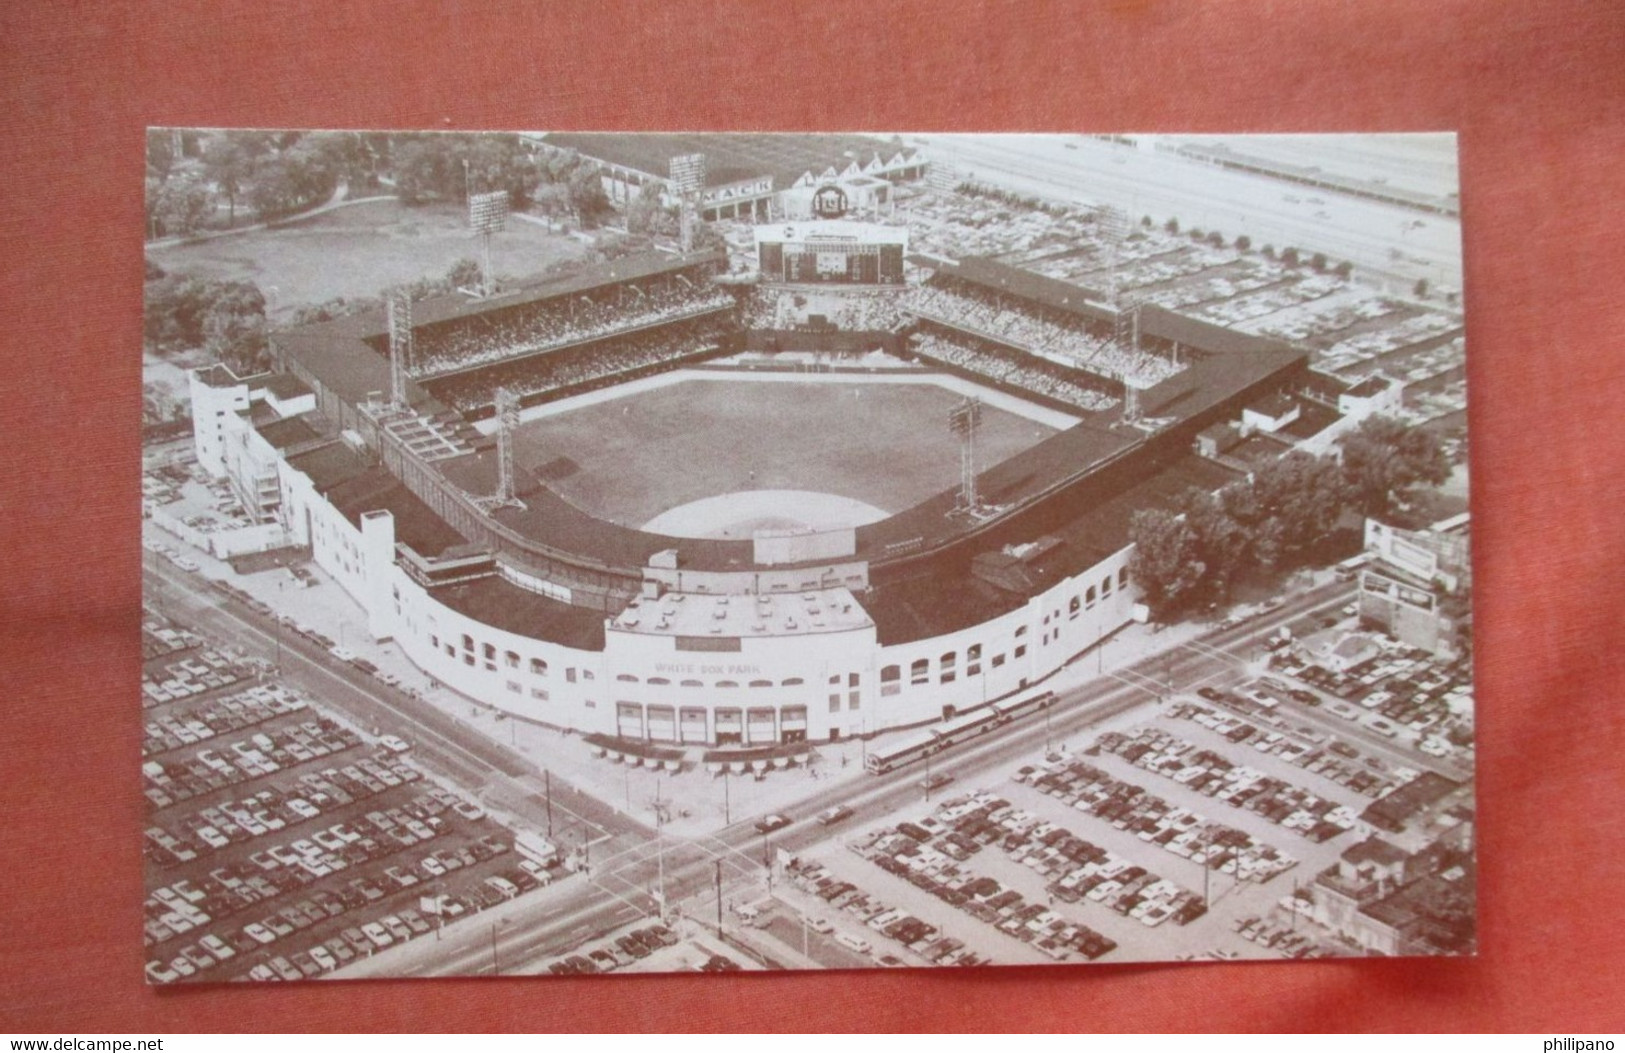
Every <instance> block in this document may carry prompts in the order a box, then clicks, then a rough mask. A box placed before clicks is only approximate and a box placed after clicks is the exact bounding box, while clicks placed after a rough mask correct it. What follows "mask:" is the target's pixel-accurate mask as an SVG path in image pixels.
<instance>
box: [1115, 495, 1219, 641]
mask: <svg viewBox="0 0 1625 1053" xmlns="http://www.w3.org/2000/svg"><path fill="white" fill-rule="evenodd" d="M1129 539H1130V540H1131V541H1132V542H1133V543H1134V555H1133V556H1132V557H1131V558H1130V560H1129V573H1130V574H1132V575H1133V576H1134V580H1135V581H1137V582H1139V583H1140V590H1141V592H1142V593H1143V594H1144V597H1145V602H1146V606H1148V607H1150V608H1151V612H1152V614H1153V615H1154V616H1155V617H1157V618H1164V617H1166V616H1168V615H1170V614H1173V613H1175V612H1177V611H1178V610H1179V609H1180V608H1181V607H1182V606H1184V605H1185V604H1186V603H1188V602H1189V601H1190V599H1191V597H1192V596H1193V594H1194V593H1195V592H1196V589H1197V588H1198V586H1199V585H1200V584H1201V582H1202V575H1203V573H1204V571H1205V570H1206V569H1207V568H1206V566H1205V565H1204V564H1203V563H1202V561H1201V560H1200V559H1198V558H1197V541H1196V535H1195V533H1193V532H1192V530H1191V528H1190V527H1189V526H1188V525H1186V523H1185V520H1184V519H1182V518H1181V517H1179V516H1176V515H1174V514H1173V513H1171V512H1167V511H1164V510H1163V509H1158V508H1152V509H1141V510H1140V511H1138V512H1135V513H1134V517H1133V519H1132V520H1131V521H1130V523H1129Z"/></svg>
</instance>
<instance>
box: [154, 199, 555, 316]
mask: <svg viewBox="0 0 1625 1053" xmlns="http://www.w3.org/2000/svg"><path fill="white" fill-rule="evenodd" d="M585 249H586V246H585V245H583V244H582V243H581V242H579V241H576V240H574V239H572V238H568V237H565V236H562V235H558V234H550V233H548V231H547V230H546V229H545V228H544V227H540V226H537V225H536V224H534V223H530V222H527V221H524V220H519V219H509V220H508V227H507V229H506V230H504V231H503V232H502V233H500V234H498V235H496V236H495V237H493V238H492V239H491V269H492V270H494V271H495V272H496V273H497V274H498V275H504V274H506V275H513V276H516V277H525V276H528V275H531V274H534V273H536V272H537V271H539V270H541V269H542V268H544V267H546V266H547V265H548V264H550V263H552V262H554V261H555V260H560V259H568V258H573V257H576V256H580V255H581V254H582V253H583V252H584V251H585ZM147 251H148V254H149V255H150V256H151V257H152V259H154V260H155V261H157V263H158V264H159V265H160V266H162V267H163V268H164V269H165V270H168V271H171V272H181V273H186V274H194V275H197V276H198V277H200V278H212V279H226V280H234V281H243V280H247V281H253V282H256V283H258V285H259V287H260V288H261V289H262V290H263V291H264V292H265V294H266V299H267V301H269V304H270V306H271V308H272V316H273V319H274V320H282V319H285V318H286V317H287V316H288V315H289V314H291V313H292V311H293V309H294V308H296V307H298V306H300V305H302V304H311V303H321V302H322V301H324V300H331V299H332V298H334V297H335V296H346V297H357V296H376V295H377V294H378V292H379V290H380V289H382V288H384V287H385V286H388V285H393V284H396V283H398V282H408V281H414V280H416V279H418V278H423V277H433V278H438V277H440V276H442V275H443V274H445V273H446V271H447V269H448V268H450V267H451V265H452V264H453V263H455V262H456V261H457V260H459V259H462V258H464V257H468V258H471V259H479V257H480V244H479V241H478V239H476V238H475V237H474V236H473V235H472V234H470V233H469V232H468V226H467V217H466V214H465V213H464V211H463V210H462V209H460V208H456V207H452V206H438V205H435V206H421V207H416V208H407V207H406V206H404V205H401V204H399V203H397V202H394V201H373V202H367V203H365V204H360V205H352V206H347V207H344V208H339V209H335V210H333V211H332V212H327V213H323V214H322V215H320V216H316V217H314V218H312V219H308V220H304V221H302V222H300V223H296V224H293V225H290V226H286V227H279V228H276V229H274V230H261V231H254V232H251V233H248V234H233V235H228V236H225V237H219V238H213V239H210V240H207V241H201V242H196V243H192V244H180V245H170V246H167V247H164V248H153V249H148V250H147Z"/></svg>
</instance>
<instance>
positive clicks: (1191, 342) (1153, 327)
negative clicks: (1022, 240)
mask: <svg viewBox="0 0 1625 1053" xmlns="http://www.w3.org/2000/svg"><path fill="white" fill-rule="evenodd" d="M933 263H934V261H933ZM935 265H936V266H937V268H938V270H939V272H940V273H943V274H948V275H951V276H953V277H955V278H959V279H961V280H963V281H967V282H971V283H973V284H976V285H980V286H983V287H985V288H988V289H996V290H998V291H1000V292H1005V293H1009V294H1010V295H1012V296H1019V297H1022V298H1023V299H1026V300H1031V301H1033V302H1034V303H1038V304H1042V305H1044V306H1045V307H1053V308H1055V309H1057V310H1061V311H1069V312H1071V313H1073V314H1079V315H1083V316H1084V317H1086V318H1090V319H1093V320H1095V321H1101V322H1110V321H1114V320H1115V319H1116V318H1117V312H1116V311H1115V310H1114V309H1113V308H1112V307H1111V306H1109V305H1108V304H1107V303H1106V299H1107V297H1106V294H1105V293H1103V292H1101V291H1099V290H1097V289H1090V288H1087V287H1085V286H1082V285H1076V284H1074V283H1072V282H1068V281H1062V280H1061V279H1059V278H1050V277H1047V276H1046V275H1042V274H1035V273H1034V272H1032V271H1029V270H1024V269H1022V268H1020V267H1015V266H1012V265H1011V264H1008V263H1001V262H1000V261H998V260H995V259H990V258H988V257H986V256H966V257H965V258H964V259H962V260H959V261H958V262H957V263H953V264H935ZM1140 335H1141V336H1142V337H1149V338H1152V339H1157V340H1166V341H1168V342H1169V343H1175V344H1181V345H1184V346H1185V347H1192V348H1196V349H1197V350H1200V351H1208V352H1217V353H1239V352H1259V351H1280V350H1284V349H1286V348H1287V346H1288V345H1287V344H1284V343H1282V342H1281V341H1279V340H1271V339H1269V338H1268V337H1262V336H1253V335H1251V334H1248V333H1238V332H1236V331H1234V330H1231V329H1226V328H1225V327H1224V326H1222V325H1216V324H1214V323H1213V322H1207V321H1203V320H1202V319H1200V318H1192V317H1191V316H1189V315H1185V314H1180V313H1179V312H1177V311H1170V310H1169V309H1168V308H1166V307H1162V306H1160V305H1158V304H1149V303H1148V304H1145V305H1143V306H1142V307H1141V308H1140Z"/></svg>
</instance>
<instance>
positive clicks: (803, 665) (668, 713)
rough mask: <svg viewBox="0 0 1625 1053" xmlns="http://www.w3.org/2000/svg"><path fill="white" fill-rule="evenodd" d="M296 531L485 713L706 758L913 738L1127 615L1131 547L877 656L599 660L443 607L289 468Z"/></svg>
mask: <svg viewBox="0 0 1625 1053" xmlns="http://www.w3.org/2000/svg"><path fill="white" fill-rule="evenodd" d="M281 478H282V482H283V485H284V487H285V489H284V494H285V506H286V509H287V512H288V523H289V529H290V533H291V534H293V535H294V537H295V540H296V541H298V542H300V543H304V544H308V545H309V546H310V549H311V554H312V558H313V559H314V560H315V561H316V563H317V565H318V566H320V567H321V568H322V569H323V570H324V571H326V572H327V573H328V574H329V575H330V576H331V577H332V578H333V579H334V581H335V582H336V583H337V584H338V585H339V587H340V588H341V589H343V590H344V592H345V593H346V594H347V595H349V596H350V597H351V598H352V599H354V600H355V602H356V603H357V604H359V605H360V606H361V607H362V608H363V610H364V611H365V612H366V615H367V624H368V631H369V633H370V634H371V635H372V637H373V638H374V639H375V640H379V641H385V640H390V641H393V642H395V643H396V645H397V646H399V647H400V648H401V650H402V652H403V653H404V654H405V655H406V656H407V657H408V658H409V659H410V660H411V661H412V662H413V664H414V665H416V666H418V668H420V669H422V670H423V671H424V673H426V674H427V675H429V676H430V677H432V678H433V679H434V680H435V681H437V682H439V683H441V684H444V685H445V686H447V687H450V688H452V689H453V690H455V691H457V692H459V693H460V694H463V695H465V696H467V697H469V698H470V699H473V700H475V701H476V702H478V703H480V704H482V705H486V706H490V707H493V708H495V709H499V710H502V711H503V712H507V713H511V714H513V715H514V716H517V717H521V718H523V719H526V720H531V721H535V722H539V723H543V724H548V725H552V726H556V727H560V728H566V729H570V730H574V731H579V732H582V733H598V734H605V735H615V736H622V737H631V738H636V737H643V738H647V739H649V740H650V741H656V742H686V743H695V744H701V743H703V744H706V745H712V744H715V743H716V742H717V739H718V736H719V734H720V735H727V734H731V733H733V731H737V733H738V734H739V736H740V737H739V740H738V742H739V744H741V745H754V746H761V745H767V744H770V743H778V742H785V741H796V740H797V739H799V738H805V739H807V740H810V741H814V742H818V741H828V740H830V739H832V738H847V737H851V736H854V735H868V734H873V733H875V732H879V731H883V730H886V729H890V728H897V727H905V726H910V725H917V724H922V723H926V722H929V721H933V720H939V719H942V718H943V717H945V716H951V715H953V714H954V713H958V712H963V711H965V710H968V709H971V708H974V707H976V706H979V705H982V704H983V703H985V702H988V701H992V700H995V699H997V698H1001V697H1003V696H1005V695H1008V694H1010V693H1012V692H1015V691H1019V690H1021V689H1022V688H1024V687H1027V686H1031V685H1033V684H1036V683H1038V682H1040V681H1042V680H1044V679H1046V678H1047V677H1049V676H1050V675H1052V674H1053V673H1055V672H1056V671H1058V670H1059V669H1060V668H1061V667H1062V666H1063V665H1064V664H1065V663H1066V662H1067V661H1068V660H1070V659H1072V658H1074V657H1076V656H1077V655H1078V654H1080V653H1082V652H1084V651H1087V650H1088V649H1090V648H1091V647H1094V646H1096V645H1098V644H1099V643H1100V642H1101V641H1102V640H1104V639H1105V638H1107V637H1109V636H1111V635H1112V634H1113V633H1115V632H1116V631H1117V630H1118V629H1120V628H1121V627H1122V626H1123V625H1125V624H1127V623H1128V621H1129V620H1130V618H1131V616H1132V608H1133V603H1134V599H1135V593H1134V590H1133V588H1132V587H1131V586H1130V584H1129V581H1128V572H1127V567H1128V560H1129V557H1130V552H1131V550H1130V549H1129V548H1127V547H1125V548H1123V549H1122V550H1120V551H1118V552H1115V553H1113V554H1111V555H1110V556H1109V557H1107V558H1106V559H1104V560H1102V561H1101V562H1099V563H1097V564H1096V565H1094V566H1093V567H1091V568H1089V570H1088V571H1086V572H1085V573H1083V574H1080V575H1077V576H1075V577H1073V578H1069V579H1066V580H1065V581H1062V582H1060V583H1058V584H1057V585H1055V586H1054V587H1052V588H1050V589H1048V590H1046V591H1045V592H1044V593H1042V594H1041V595H1039V596H1036V597H1034V598H1033V599H1031V600H1029V601H1028V602H1027V603H1026V604H1024V605H1023V606H1022V607H1020V608H1018V609H1017V610H1014V611H1011V612H1009V613H1008V614H1005V615H1002V616H1000V617H998V618H994V619H991V620H989V621H987V622H984V623H982V624H979V625H976V626H972V627H970V628H966V629H962V630H959V631H956V632H952V633H947V634H943V635H940V636H936V637H932V638H929V639H925V640H917V641H911V642H909V643H905V644H897V645H893V646H881V645H880V644H879V643H878V641H877V638H876V635H875V629H874V626H873V624H872V623H871V624H868V625H864V626H861V627H857V628H853V629H848V630H841V631H831V632H822V633H801V634H785V635H778V636H764V637H751V638H744V639H741V640H739V641H738V648H737V650H734V651H729V652H719V653H694V652H688V651H682V650H679V644H678V641H677V639H676V638H675V637H673V636H670V635H658V634H653V633H640V632H634V631H624V630H617V629H614V628H613V627H612V628H610V629H608V630H606V633H605V644H604V648H603V650H602V651H597V650H584V649H580V648H572V647H567V646H564V645H562V644H558V643H555V642H552V641H549V640H544V639H539V638H535V637H531V636H526V635H521V634H518V633H514V632H511V631H508V630H505V629H501V628H497V627H495V626H492V625H488V624H485V623H483V622H481V621H479V620H477V619H475V618H473V617H470V616H468V615H465V614H463V613H461V612H459V611H457V610H455V609H453V608H451V607H449V606H447V605H446V604H444V603H441V602H440V601H439V600H437V599H436V598H435V597H434V595H433V594H432V593H431V592H430V590H428V589H426V588H424V587H423V586H422V585H420V584H418V583H417V582H416V581H414V580H413V579H412V578H411V577H409V576H408V574H407V573H406V571H405V570H404V569H403V568H402V567H401V566H400V565H399V563H398V561H397V558H396V541H395V530H394V519H393V516H392V515H391V514H390V513H388V512H384V511H377V512H367V513H364V514H363V515H362V516H361V520H360V522H359V523H353V522H351V521H350V519H349V518H348V517H347V516H345V515H344V514H343V513H342V512H341V511H340V510H338V509H337V508H335V507H334V506H332V505H331V504H329V503H328V502H327V501H326V500H325V499H324V498H322V496H321V495H320V494H319V493H317V492H316V490H315V488H314V486H313V485H312V484H311V482H310V480H309V478H308V477H306V476H304V475H303V474H302V473H300V472H298V471H297V470H295V469H292V468H290V467H288V466H287V465H286V463H285V462H284V463H283V464H282V466H281Z"/></svg>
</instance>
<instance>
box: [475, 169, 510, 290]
mask: <svg viewBox="0 0 1625 1053" xmlns="http://www.w3.org/2000/svg"><path fill="white" fill-rule="evenodd" d="M507 223H508V192H507V191H506V190H493V191H491V192H490V193H487V194H469V195H468V226H469V229H470V230H472V231H473V232H474V233H476V234H478V235H479V236H480V252H481V256H480V295H481V296H490V295H491V291H492V289H493V288H494V285H493V283H492V281H491V235H492V234H495V233H497V232H498V231H500V230H501V229H502V228H503V227H504V226H506V225H507Z"/></svg>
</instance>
